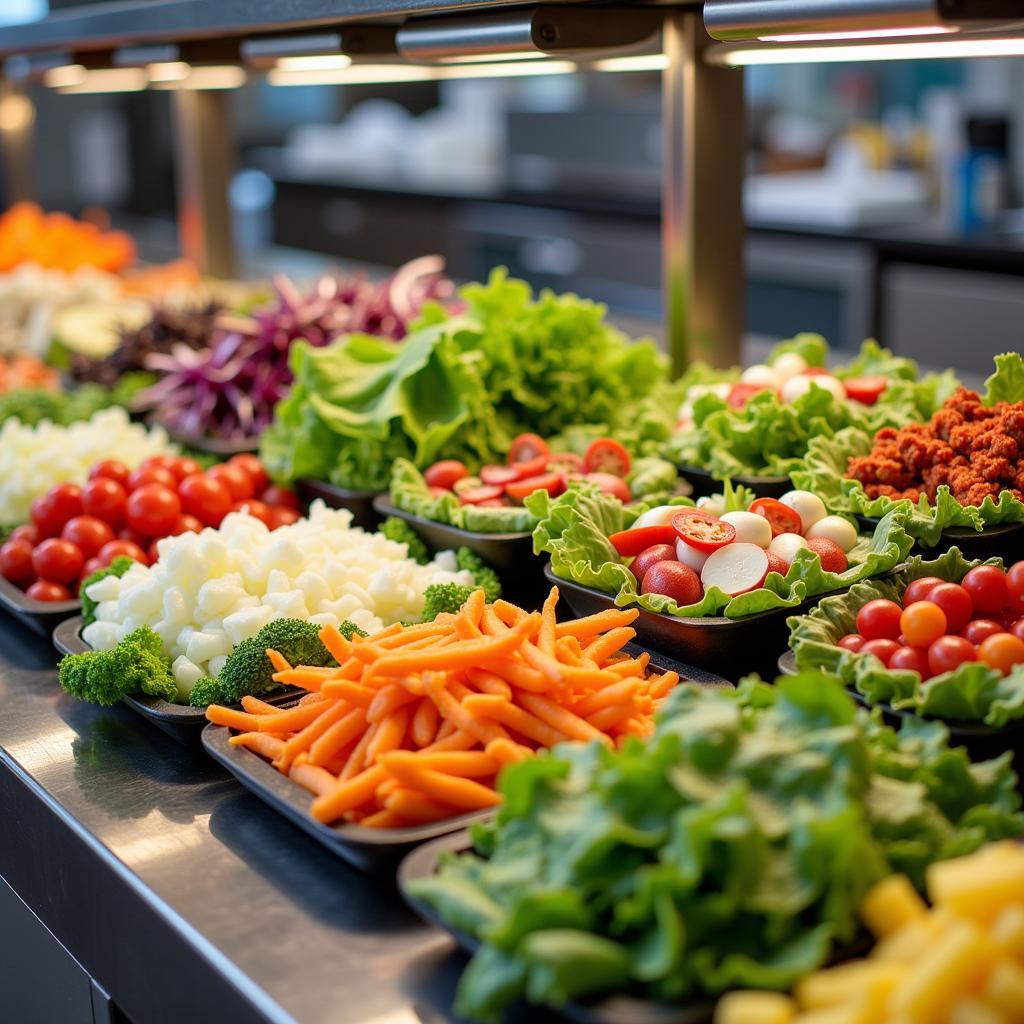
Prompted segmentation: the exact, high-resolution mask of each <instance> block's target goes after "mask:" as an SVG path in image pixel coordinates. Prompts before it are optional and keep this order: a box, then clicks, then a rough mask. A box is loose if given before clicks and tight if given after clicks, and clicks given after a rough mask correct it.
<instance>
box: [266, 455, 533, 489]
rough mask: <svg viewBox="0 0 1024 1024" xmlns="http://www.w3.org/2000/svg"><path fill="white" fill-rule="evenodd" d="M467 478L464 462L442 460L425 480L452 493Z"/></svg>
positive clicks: (427, 471) (429, 470)
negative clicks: (458, 482)
mask: <svg viewBox="0 0 1024 1024" xmlns="http://www.w3.org/2000/svg"><path fill="white" fill-rule="evenodd" d="M467 476H469V470H468V469H467V468H466V464H465V463H464V462H459V461H458V459H442V460H441V461H440V462H435V463H434V464H433V465H432V466H427V469H426V472H425V473H424V474H423V479H424V480H426V481H427V484H428V486H430V487H443V488H444V489H445V490H446V491H450V490H451V489H452V488H453V487H454V486H455V484H456V482H457V481H459V480H461V479H463V477H467ZM481 479H483V477H481ZM513 479H514V478H513ZM264 489H265V488H264Z"/></svg>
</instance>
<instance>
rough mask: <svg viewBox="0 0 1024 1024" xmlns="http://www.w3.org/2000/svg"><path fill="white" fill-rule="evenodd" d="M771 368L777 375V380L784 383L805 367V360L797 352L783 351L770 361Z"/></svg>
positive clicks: (801, 371)
mask: <svg viewBox="0 0 1024 1024" xmlns="http://www.w3.org/2000/svg"><path fill="white" fill-rule="evenodd" d="M771 368H772V369H773V370H774V371H775V373H776V374H777V375H778V378H779V380H780V381H781V382H782V383H783V384H785V382H786V381H787V380H789V379H790V378H791V377H795V376H796V375H797V374H798V373H803V372H804V371H805V370H806V369H807V360H806V359H804V357H803V356H802V355H800V354H799V353H797V352H784V353H783V354H782V355H781V356H779V357H778V359H776V360H775V361H774V362H773V363H772V367H771Z"/></svg>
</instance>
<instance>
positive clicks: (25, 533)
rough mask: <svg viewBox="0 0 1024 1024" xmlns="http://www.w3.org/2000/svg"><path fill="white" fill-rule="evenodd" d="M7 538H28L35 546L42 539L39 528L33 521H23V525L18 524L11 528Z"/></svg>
mask: <svg viewBox="0 0 1024 1024" xmlns="http://www.w3.org/2000/svg"><path fill="white" fill-rule="evenodd" d="M7 539H8V540H27V541H28V542H29V544H30V545H31V546H32V547H35V546H36V545H37V544H38V543H39V541H40V540H42V538H41V537H40V536H39V530H38V529H36V527H35V526H33V525H32V524H31V523H23V524H22V525H21V526H16V527H15V528H14V529H13V530H11V535H10V537H8V538H7Z"/></svg>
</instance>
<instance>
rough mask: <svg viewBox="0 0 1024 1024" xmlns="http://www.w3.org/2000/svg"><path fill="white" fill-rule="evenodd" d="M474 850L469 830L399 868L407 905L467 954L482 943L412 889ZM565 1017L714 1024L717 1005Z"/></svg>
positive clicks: (647, 1005)
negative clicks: (449, 860)
mask: <svg viewBox="0 0 1024 1024" xmlns="http://www.w3.org/2000/svg"><path fill="white" fill-rule="evenodd" d="M472 846H473V840H472V838H471V836H470V832H469V830H468V829H463V830H462V831H460V832H456V833H454V834H453V835H446V836H442V837H441V838H440V839H435V840H434V841H433V842H431V843H427V844H426V845H425V846H421V847H420V848H419V849H418V850H413V851H412V852H411V853H410V854H409V855H408V856H407V857H406V858H405V860H403V861H402V863H401V864H400V865H399V868H398V888H399V890H400V892H401V893H402V895H403V896H404V897H405V901H406V903H408V904H409V906H410V907H412V909H413V910H415V911H416V913H417V914H419V915H420V917H422V918H423V920H424V921H426V922H427V923H428V924H432V925H434V926H435V927H437V928H440V929H441V930H442V931H444V932H447V933H448V934H449V935H450V936H451V937H452V938H453V939H454V940H455V943H456V945H457V946H458V947H459V948H460V949H462V950H463V951H465V952H466V953H473V952H475V951H476V948H477V946H479V942H478V941H477V940H476V939H475V938H474V937H473V936H471V935H468V934H467V933H466V932H463V931H461V930H460V929H458V928H452V927H451V926H450V925H448V924H446V923H445V922H444V920H443V919H442V918H441V916H440V914H438V913H437V911H436V910H435V909H434V908H433V907H432V906H430V905H429V904H427V903H423V902H422V901H420V900H418V899H416V898H415V897H414V896H413V895H412V894H411V893H410V891H409V886H410V883H412V882H414V881H418V880H419V879H421V878H429V877H430V876H431V875H433V874H434V873H435V872H436V871H437V864H438V860H439V859H440V857H441V855H442V854H444V853H449V852H450V853H465V852H466V851H467V850H469V849H471V848H472ZM561 1013H562V1015H563V1016H564V1017H567V1018H568V1019H569V1020H571V1021H576V1022H578V1024H710V1021H711V1018H712V1014H713V1013H714V1003H712V1002H707V1003H694V1004H691V1005H689V1006H687V1005H679V1006H673V1005H672V1004H671V1003H655V1002H653V1001H651V1000H649V999H640V998H637V997H635V996H628V995H614V996H607V997H605V998H604V999H600V1000H598V1001H596V1002H592V1003H578V1002H571V1003H567V1004H566V1005H565V1006H563V1007H561Z"/></svg>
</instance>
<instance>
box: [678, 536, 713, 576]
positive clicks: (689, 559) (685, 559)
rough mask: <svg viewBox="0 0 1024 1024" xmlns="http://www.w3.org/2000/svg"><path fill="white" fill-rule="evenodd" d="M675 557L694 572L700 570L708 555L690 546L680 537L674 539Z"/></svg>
mask: <svg viewBox="0 0 1024 1024" xmlns="http://www.w3.org/2000/svg"><path fill="white" fill-rule="evenodd" d="M676 558H678V559H679V561H680V562H682V563H683V565H688V566H689V567H690V568H691V569H692V570H693V571H694V572H700V571H701V569H703V568H704V563H705V562H706V561H707V560H708V556H707V555H706V554H705V553H704V552H703V551H698V550H697V549H696V548H691V547H690V545H689V544H687V543H686V541H685V540H682V539H680V540H677V541H676Z"/></svg>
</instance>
